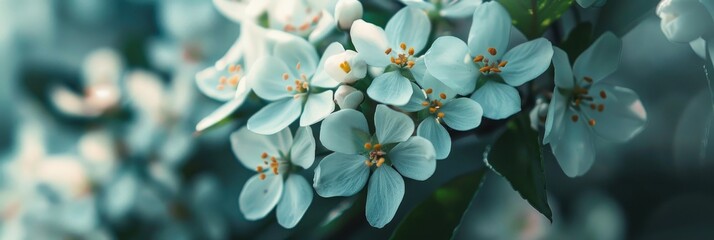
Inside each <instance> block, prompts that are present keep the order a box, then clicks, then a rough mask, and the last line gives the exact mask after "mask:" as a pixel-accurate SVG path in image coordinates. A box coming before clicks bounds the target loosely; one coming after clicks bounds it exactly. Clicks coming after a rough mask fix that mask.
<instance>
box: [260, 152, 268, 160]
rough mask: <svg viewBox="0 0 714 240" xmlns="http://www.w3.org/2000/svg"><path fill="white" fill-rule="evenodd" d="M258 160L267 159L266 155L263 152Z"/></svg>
mask: <svg viewBox="0 0 714 240" xmlns="http://www.w3.org/2000/svg"><path fill="white" fill-rule="evenodd" d="M260 158H262V159H266V158H268V153H267V152H264V153H263V154H260Z"/></svg>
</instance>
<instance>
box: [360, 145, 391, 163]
mask: <svg viewBox="0 0 714 240" xmlns="http://www.w3.org/2000/svg"><path fill="white" fill-rule="evenodd" d="M364 149H365V150H367V151H369V155H368V157H369V158H368V159H367V160H364V164H365V165H367V167H372V166H376V167H381V166H382V165H383V164H384V162H385V161H386V160H385V158H384V157H385V156H386V155H387V153H386V152H384V151H382V144H379V143H377V144H374V145H372V143H365V144H364Z"/></svg>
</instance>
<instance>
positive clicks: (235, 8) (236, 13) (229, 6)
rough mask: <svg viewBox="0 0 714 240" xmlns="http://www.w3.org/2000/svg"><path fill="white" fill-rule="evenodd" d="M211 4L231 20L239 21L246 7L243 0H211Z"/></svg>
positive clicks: (241, 19)
mask: <svg viewBox="0 0 714 240" xmlns="http://www.w3.org/2000/svg"><path fill="white" fill-rule="evenodd" d="M213 5H214V6H216V9H218V12H220V13H221V14H223V16H225V17H227V18H228V19H230V20H231V21H233V22H236V23H240V22H242V21H243V18H244V17H245V16H244V14H245V11H246V8H247V7H248V4H246V3H245V2H243V1H231V0H213Z"/></svg>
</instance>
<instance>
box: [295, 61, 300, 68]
mask: <svg viewBox="0 0 714 240" xmlns="http://www.w3.org/2000/svg"><path fill="white" fill-rule="evenodd" d="M295 69H297V70H300V62H298V63H297V64H296V65H295Z"/></svg>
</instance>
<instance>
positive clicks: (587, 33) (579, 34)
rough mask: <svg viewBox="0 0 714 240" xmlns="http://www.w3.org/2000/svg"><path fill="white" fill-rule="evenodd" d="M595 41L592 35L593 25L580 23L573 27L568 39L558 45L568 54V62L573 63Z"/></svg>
mask: <svg viewBox="0 0 714 240" xmlns="http://www.w3.org/2000/svg"><path fill="white" fill-rule="evenodd" d="M594 40H595V38H594V35H593V25H592V24H591V23H587V22H586V23H581V24H578V25H577V26H575V28H573V30H572V31H570V34H568V38H567V39H565V41H563V43H561V44H560V48H561V49H563V51H565V52H566V53H568V57H569V58H570V62H571V63H573V62H575V59H577V57H578V56H580V54H581V53H582V52H584V51H585V49H588V47H589V46H590V44H592V43H593V41H594Z"/></svg>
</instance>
